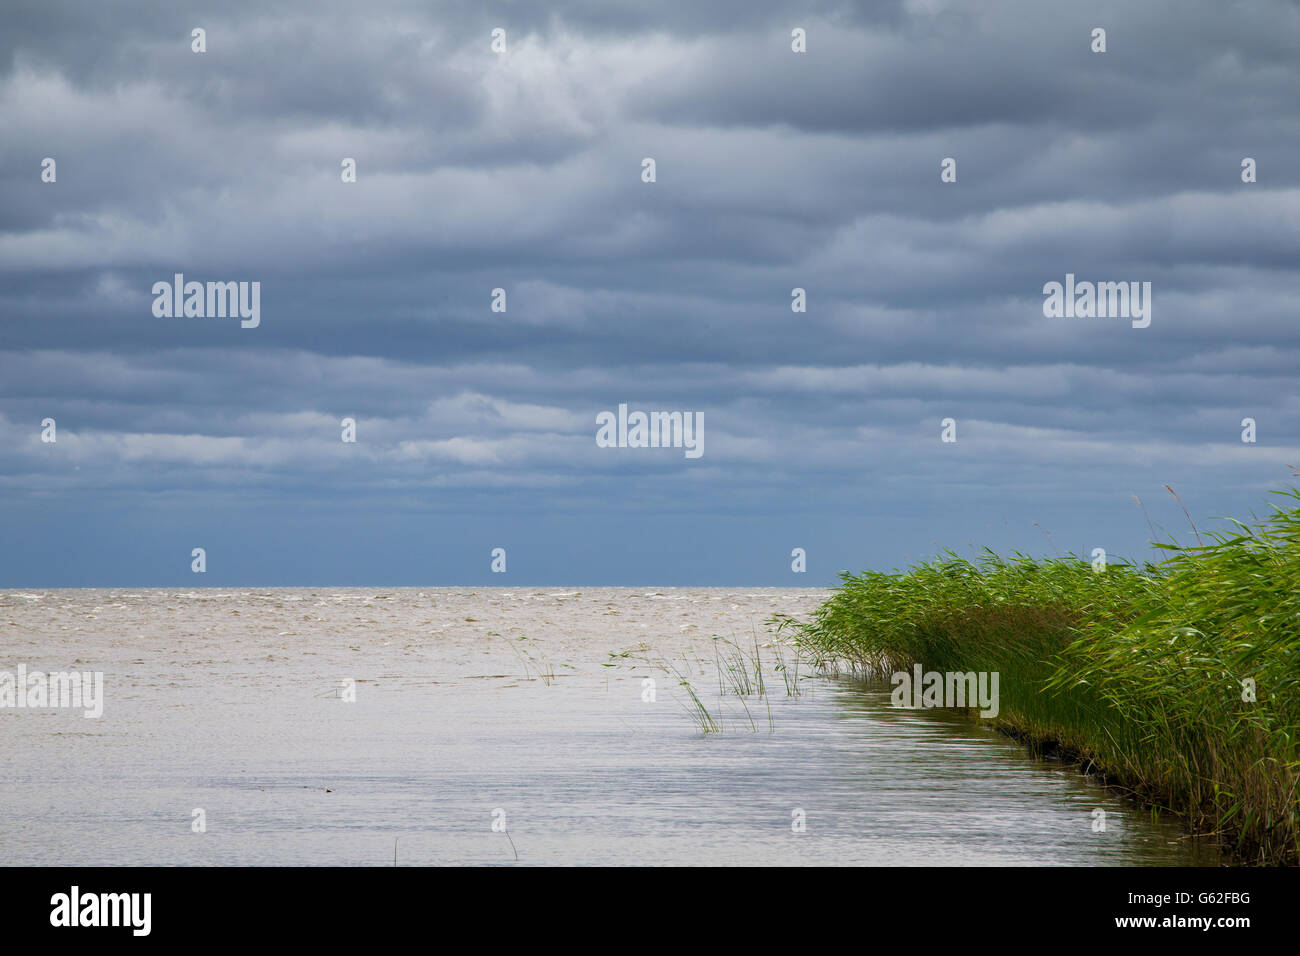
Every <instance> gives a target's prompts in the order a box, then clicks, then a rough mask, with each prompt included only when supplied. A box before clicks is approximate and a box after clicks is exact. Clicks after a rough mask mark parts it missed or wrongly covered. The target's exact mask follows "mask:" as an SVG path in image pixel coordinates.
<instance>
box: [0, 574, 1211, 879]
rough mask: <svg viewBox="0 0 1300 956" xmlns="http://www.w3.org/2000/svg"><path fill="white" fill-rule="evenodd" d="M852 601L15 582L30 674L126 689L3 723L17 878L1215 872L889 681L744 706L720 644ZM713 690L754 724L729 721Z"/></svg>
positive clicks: (771, 696)
mask: <svg viewBox="0 0 1300 956" xmlns="http://www.w3.org/2000/svg"><path fill="white" fill-rule="evenodd" d="M825 595H826V592H824V591H820V590H816V589H781V588H764V589H760V588H754V589H714V588H685V589H673V588H664V589H653V588H647V589H636V588H583V589H575V590H569V591H560V590H553V589H552V590H545V589H526V588H521V589H514V588H478V589H393V590H375V589H359V588H345V589H336V588H319V589H310V588H286V589H272V590H234V591H221V590H216V589H200V590H194V591H170V590H62V591H38V592H24V591H0V629H2V630H0V633H2V634H3V635H4V641H3V643H0V670H7V671H10V672H13V671H15V670H16V669H17V666H18V665H19V664H20V663H22V664H26V665H27V667H28V668H29V669H41V670H45V671H51V670H82V671H85V670H98V671H103V672H104V680H105V696H106V704H105V709H104V715H103V717H102V718H101V719H99V720H91V719H86V718H84V717H82V716H81V714H80V713H79V712H68V711H43V712H35V711H19V710H0V771H2V772H0V807H2V808H3V813H0V859H3V861H4V862H5V863H8V864H37V865H49V864H61V865H114V864H179V865H196V864H218V865H230V864H273V865H280V864H298V865H301V864H308V865H311V864H327V865H355V864H360V865H392V862H393V854H394V843H395V842H396V852H397V860H398V863H399V864H489V865H498V864H504V865H516V858H515V855H516V852H517V854H518V864H588V863H590V864H763V865H789V864H886V865H888V864H902V865H912V864H994V865H999V864H1035V865H1053V864H1063V865H1099V864H1100V865H1137V864H1144V865H1182V864H1193V863H1207V862H1212V857H1211V854H1210V851H1208V850H1207V849H1205V848H1203V847H1197V846H1196V845H1195V844H1193V843H1191V842H1190V841H1187V840H1184V839H1181V838H1180V835H1179V831H1178V829H1177V828H1176V827H1174V826H1172V825H1168V824H1158V823H1155V822H1153V821H1152V820H1151V818H1150V816H1149V815H1148V814H1147V813H1145V812H1143V811H1141V810H1140V809H1137V808H1135V807H1133V806H1131V805H1128V804H1125V803H1124V802H1122V801H1120V800H1118V799H1116V798H1115V797H1113V796H1111V795H1109V794H1107V793H1106V792H1104V791H1103V790H1101V789H1100V788H1099V787H1097V786H1095V785H1094V784H1092V783H1091V782H1090V781H1088V780H1087V779H1085V778H1083V777H1081V776H1080V775H1079V774H1077V773H1075V772H1074V771H1072V770H1070V769H1068V768H1063V767H1059V766H1054V765H1051V764H1045V763H1042V762H1036V761H1034V760H1032V759H1030V758H1029V757H1028V756H1026V754H1025V751H1024V749H1023V748H1022V747H1020V746H1019V745H1017V744H1015V743H1013V742H1011V741H1009V740H1007V739H1005V738H1003V737H1000V736H999V735H997V734H995V733H992V732H989V731H985V730H981V729H979V728H976V727H974V726H972V725H971V724H970V723H969V722H967V721H965V720H962V719H960V718H958V717H956V716H954V715H950V714H944V713H941V712H934V711H905V710H895V709H892V708H891V707H890V706H889V699H888V693H887V690H886V689H884V688H867V687H863V686H862V685H860V684H854V683H851V682H848V681H835V680H831V679H827V678H820V677H818V678H812V679H801V680H800V681H799V685H800V686H801V688H802V693H801V694H800V695H798V696H787V692H786V688H785V685H784V682H783V681H782V680H781V678H780V676H779V675H777V674H776V673H775V672H773V671H771V670H769V672H768V675H767V692H768V693H767V696H766V697H765V698H761V697H756V696H755V697H750V698H748V699H747V700H746V701H745V704H744V706H742V704H741V702H740V700H739V699H738V698H736V697H734V696H731V697H720V696H719V686H718V676H717V674H716V671H715V666H714V661H715V644H716V643H717V642H716V640H715V638H722V639H726V640H731V641H736V642H738V643H741V644H743V645H745V646H747V648H749V649H750V651H751V653H752V645H753V641H754V639H755V636H757V638H758V640H759V643H760V644H762V645H769V644H770V642H771V641H772V637H771V635H770V634H769V633H768V631H767V629H766V628H765V627H764V624H763V621H764V620H765V619H766V618H767V617H768V616H769V615H771V614H772V613H774V612H782V613H787V614H794V615H800V614H803V613H806V612H808V611H810V610H811V609H812V608H814V607H815V606H816V605H817V604H818V603H819V602H820V601H821V600H822V599H823V598H824V597H825ZM778 653H783V654H784V656H785V658H786V659H787V662H788V663H789V662H790V661H791V659H792V655H791V654H790V653H789V651H788V650H785V651H784V652H782V651H781V649H780V648H778V647H772V646H763V647H761V649H760V654H761V655H762V657H763V659H764V660H765V661H766V662H768V663H769V666H770V665H771V664H774V663H775V661H776V655H777V654H778ZM787 673H789V672H787ZM647 677H650V678H654V679H655V682H656V683H655V698H656V699H655V701H654V702H647V701H645V700H643V694H644V692H645V685H644V684H643V681H644V679H645V678H647ZM683 678H684V679H687V680H689V681H690V682H691V685H692V687H693V688H694V689H695V691H696V692H697V693H698V694H699V695H700V697H701V700H702V701H703V703H704V704H705V706H706V708H708V709H709V710H710V711H711V712H712V713H713V715H714V716H715V717H717V718H720V719H721V721H722V723H723V725H724V727H725V732H724V733H722V734H717V735H707V736H706V735H703V734H702V733H701V732H700V729H699V726H698V725H697V724H696V723H695V722H694V721H693V719H692V717H691V716H690V714H689V713H688V708H689V706H690V704H691V702H690V700H689V697H688V695H687V693H686V688H684V687H682V686H680V685H679V683H678V682H679V680H680V679H683ZM349 679H350V680H354V681H356V702H355V703H351V702H347V701H346V700H343V699H341V698H340V692H341V691H340V688H341V682H342V681H344V680H349ZM746 707H747V708H748V714H747V713H746V709H745V708H746ZM196 808H202V809H203V810H204V812H205V815H206V823H207V832H205V833H194V832H192V829H191V820H192V812H193V810H195V809H196ZM1096 808H1103V809H1105V810H1106V812H1107V818H1106V830H1105V832H1102V833H1096V832H1093V826H1092V824H1093V815H1092V812H1093V810H1094V809H1096ZM497 809H500V810H502V811H504V822H505V826H506V830H507V832H505V833H503V832H497V831H494V830H493V828H492V824H493V819H494V815H493V811H494V810H497ZM796 810H800V811H802V815H803V819H804V821H805V830H804V832H801V833H796V832H793V830H792V825H791V824H792V821H793V820H794V819H795V818H796V816H797V815H796V814H795V811H796ZM498 819H499V816H498Z"/></svg>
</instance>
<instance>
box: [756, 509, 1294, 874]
mask: <svg viewBox="0 0 1300 956" xmlns="http://www.w3.org/2000/svg"><path fill="white" fill-rule="evenodd" d="M1277 494H1278V495H1280V496H1281V503H1280V505H1279V507H1278V508H1277V510H1276V512H1275V513H1274V514H1273V515H1271V516H1270V517H1268V518H1266V519H1264V520H1255V521H1253V523H1252V524H1249V525H1248V524H1244V523H1242V522H1237V521H1233V520H1231V519H1228V520H1229V525H1228V530H1226V531H1223V532H1216V533H1206V532H1203V531H1200V530H1199V529H1197V528H1196V527H1195V525H1193V531H1194V532H1195V540H1196V544H1194V545H1185V546H1184V545H1179V544H1177V543H1176V542H1170V543H1157V544H1156V545H1155V546H1156V547H1158V548H1161V549H1163V550H1164V551H1165V552H1168V557H1167V559H1165V560H1163V561H1160V562H1159V563H1147V564H1144V565H1142V566H1138V565H1134V564H1110V565H1108V566H1107V567H1106V568H1105V569H1104V570H1102V571H1097V570H1094V568H1093V567H1092V565H1091V564H1090V563H1089V562H1087V561H1086V560H1083V559H1081V558H1078V557H1075V556H1067V557H1063V558H1053V559H1048V560H1035V559H1031V558H1029V557H1027V556H1025V555H1023V554H1018V553H1017V554H1014V555H1012V556H1011V557H1010V558H1002V557H999V556H998V555H996V554H994V553H992V552H991V551H986V552H985V554H984V556H983V557H982V558H981V559H980V560H978V561H975V562H972V561H969V560H966V559H963V558H961V557H959V556H957V555H955V554H953V553H951V552H948V553H947V554H946V555H945V556H944V557H942V558H940V559H938V560H935V561H932V562H927V563H924V564H921V565H919V566H917V567H914V568H912V569H910V570H908V571H906V572H902V573H893V574H887V573H881V572H874V571H867V572H863V573H861V574H856V575H851V574H847V573H845V574H843V575H841V577H842V582H843V583H842V585H841V586H840V588H839V589H838V590H837V591H836V593H835V594H834V595H833V596H832V597H831V598H830V599H829V600H828V601H827V602H826V603H825V604H824V605H823V606H822V607H821V608H820V609H819V610H818V611H817V612H816V613H815V614H814V615H813V617H812V618H811V619H810V620H808V621H805V622H797V621H794V620H792V619H789V618H784V619H778V620H777V621H776V623H777V624H778V626H779V628H780V629H782V630H784V629H787V628H788V629H793V631H794V632H795V633H796V636H797V643H798V645H799V646H800V648H801V649H802V651H803V652H804V653H805V654H807V655H808V656H809V658H810V659H811V661H812V662H813V663H814V664H815V665H818V666H820V667H821V668H822V669H823V670H825V671H848V672H850V673H856V674H859V675H864V676H866V675H874V676H885V675H888V674H890V673H892V672H895V671H902V670H907V669H909V668H911V667H912V665H914V664H918V663H919V664H921V665H922V666H923V667H924V668H925V669H926V670H936V671H963V672H966V671H990V672H992V671H997V672H998V673H999V674H1000V692H1001V693H1000V697H1001V710H1000V712H999V714H998V716H997V718H996V719H995V720H994V724H995V726H996V727H997V728H998V729H1000V730H1002V731H1003V732H1005V733H1008V734H1010V735H1012V736H1014V737H1017V738H1019V739H1021V740H1023V741H1025V742H1026V743H1027V744H1028V745H1029V746H1030V747H1031V748H1033V749H1034V750H1035V751H1037V752H1039V753H1042V754H1047V755H1054V756H1063V757H1066V758H1068V759H1072V760H1076V761H1077V762H1078V763H1079V764H1080V766H1081V767H1082V768H1083V769H1085V770H1087V771H1089V772H1093V773H1098V774H1101V775H1102V776H1103V777H1104V779H1105V782H1106V783H1107V784H1110V785H1113V786H1117V787H1120V788H1123V789H1125V790H1126V791H1128V792H1129V793H1130V794H1131V795H1133V796H1135V797H1137V798H1138V799H1140V800H1142V801H1143V802H1144V803H1146V804H1148V805H1150V806H1152V807H1155V808H1160V809H1165V810H1168V811H1172V812H1173V813H1175V814H1177V815H1178V816H1179V818H1180V819H1182V821H1183V822H1184V823H1185V824H1186V826H1187V827H1188V829H1189V830H1190V831H1192V832H1194V833H1198V834H1211V835H1214V836H1215V837H1216V838H1218V839H1219V841H1220V842H1221V843H1222V844H1223V845H1224V846H1225V848H1226V849H1228V850H1229V851H1230V852H1232V853H1233V854H1235V856H1236V858H1237V859H1239V860H1241V861H1243V862H1251V863H1260V864H1268V865H1295V864H1296V863H1297V862H1298V861H1300V796H1298V793H1297V788H1298V786H1300V755H1298V753H1297V747H1298V743H1297V742H1298V741H1300V693H1297V691H1300V493H1297V492H1296V490H1295V489H1288V490H1286V491H1281V492H1277ZM1189 520H1190V519H1189Z"/></svg>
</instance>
